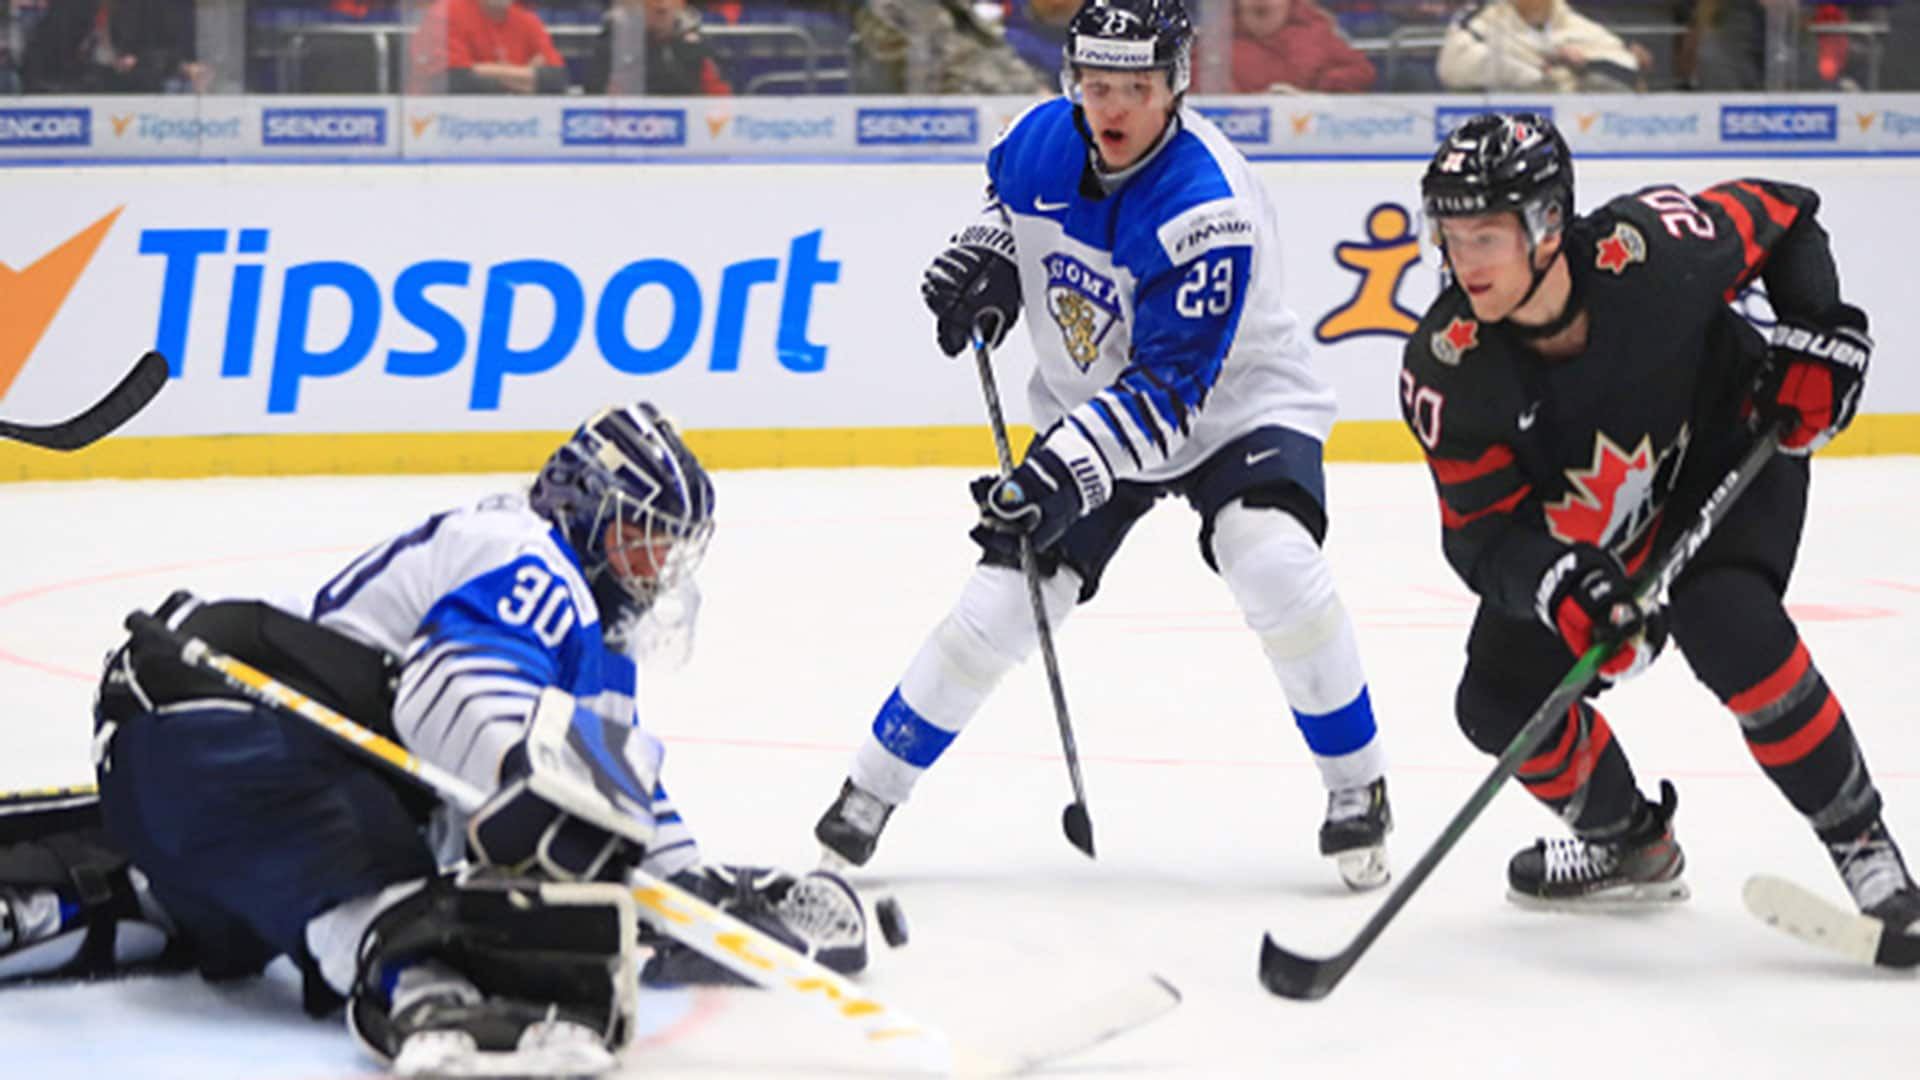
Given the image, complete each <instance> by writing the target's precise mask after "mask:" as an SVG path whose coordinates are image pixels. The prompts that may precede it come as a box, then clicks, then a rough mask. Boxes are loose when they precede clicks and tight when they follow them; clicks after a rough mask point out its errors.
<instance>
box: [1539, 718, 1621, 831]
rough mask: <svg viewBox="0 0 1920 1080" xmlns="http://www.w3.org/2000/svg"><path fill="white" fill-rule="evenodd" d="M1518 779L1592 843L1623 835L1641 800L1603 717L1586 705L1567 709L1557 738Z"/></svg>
mask: <svg viewBox="0 0 1920 1080" xmlns="http://www.w3.org/2000/svg"><path fill="white" fill-rule="evenodd" d="M1516 775H1518V776H1519V778H1520V782H1521V783H1522V784H1523V785H1525V786H1526V789H1527V791H1528V792H1530V793H1531V794H1532V795H1533V797H1534V798H1536V799H1539V800H1540V801H1541V802H1543V803H1546V804H1547V806H1548V807H1549V808H1550V809H1552V810H1553V812H1554V813H1555V814H1558V815H1559V816H1560V819H1561V820H1562V821H1565V822H1567V823H1568V824H1569V825H1571V826H1572V827H1573V831H1574V832H1576V833H1579V834H1580V835H1581V836H1583V837H1586V838H1588V839H1592V840H1604V839H1609V838H1611V837H1613V836H1615V835H1618V834H1622V833H1624V832H1626V830H1627V829H1629V828H1630V827H1631V826H1632V825H1633V819H1634V814H1635V812H1636V811H1637V810H1638V809H1639V807H1640V803H1641V801H1642V800H1641V798H1640V791H1639V788H1638V786H1637V785H1636V784H1635V783H1634V779H1633V767H1632V766H1631V765H1629V764H1628V763H1627V755H1626V753H1625V752H1624V751H1622V750H1621V749H1620V744H1619V742H1617V741H1616V740H1615V739H1614V737H1613V729H1612V728H1610V727H1608V726H1607V718H1606V717H1605V716H1603V715H1601V713H1600V710H1598V709H1596V708H1594V707H1593V705H1592V704H1591V703H1589V702H1586V701H1581V702H1577V703H1575V704H1574V705H1572V706H1571V707H1569V708H1568V709H1567V714H1566V719H1565V720H1564V721H1563V722H1562V723H1561V726H1560V733H1559V735H1558V736H1556V737H1554V738H1553V739H1551V740H1550V741H1549V743H1548V745H1547V748H1546V749H1544V750H1542V751H1540V752H1539V753H1538V754H1535V755H1534V756H1533V757H1530V758H1528V759H1527V760H1526V761H1524V762H1522V763H1521V764H1520V770H1519V772H1518V773H1517V774H1516Z"/></svg>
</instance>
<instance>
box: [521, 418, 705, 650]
mask: <svg viewBox="0 0 1920 1080" xmlns="http://www.w3.org/2000/svg"><path fill="white" fill-rule="evenodd" d="M527 501H528V503H529V504H530V505H531V506H532V507H533V509H534V511H535V512H536V513H538V514H540V515H541V516H542V517H544V518H546V519H547V520H548V521H550V522H552V523H553V525H554V527H555V528H556V529H558V530H559V531H560V533H561V535H562V536H564V537H566V540H567V543H568V545H569V546H571V547H572V548H573V551H574V553H575V554H576V555H578V556H579V557H580V564H581V566H582V567H583V568H585V570H586V572H587V583H588V584H589V585H590V586H592V588H593V594H594V599H595V600H596V601H597V602H599V604H600V605H601V608H602V611H601V616H602V618H603V619H604V620H605V621H607V622H608V623H609V624H612V623H613V622H615V621H616V620H617V619H618V618H620V617H621V616H630V615H635V614H638V613H640V612H644V611H645V610H646V609H647V608H648V607H650V606H651V605H652V604H653V601H654V599H655V598H656V597H658V596H660V595H661V594H662V593H663V592H666V591H667V590H670V589H673V588H674V587H675V586H677V585H679V584H680V583H681V582H683V581H687V580H689V579H690V578H691V576H692V574H693V571H694V569H695V568H696V567H697V566H699V564H700V560H701V558H702V557H703V556H704V555H705V554H706V550H707V541H708V540H709V539H710V538H711V537H712V535H713V482H712V481H711V480H709V479H708V478H707V472H706V470H705V469H702V468H701V467H700V462H699V461H698V460H696V459H695V458H694V456H693V451H691V450H689V449H687V445H686V443H684V442H682V441H680V434H679V432H677V431H675V430H674V428H673V424H672V423H670V422H669V421H668V420H667V418H666V417H664V416H662V415H660V411H659V410H658V409H656V408H654V407H653V406H652V405H651V404H649V403H647V402H644V401H643V402H640V403H639V404H637V405H621V406H616V407H612V408H608V409H603V410H601V411H600V412H598V413H596V414H595V415H594V416H593V417H592V418H591V419H589V420H588V421H587V422H586V423H584V424H582V425H580V430H578V431H576V432H574V433H573V437H572V438H570V439H568V440H567V441H566V442H565V443H563V444H562V445H561V446H560V448H559V449H558V450H555V451H554V452H553V456H552V457H549V458H548V459H547V463H546V465H544V466H543V467H542V468H541V469H540V475H539V476H538V477H537V478H536V479H535V480H534V482H533V488H532V490H531V491H529V492H528V494H527ZM623 601H624V602H623ZM622 609H624V610H622Z"/></svg>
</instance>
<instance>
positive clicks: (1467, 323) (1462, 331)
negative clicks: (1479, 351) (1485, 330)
mask: <svg viewBox="0 0 1920 1080" xmlns="http://www.w3.org/2000/svg"><path fill="white" fill-rule="evenodd" d="M1446 335H1447V340H1448V341H1449V342H1451V343H1452V344H1453V347H1454V348H1456V349H1458V350H1460V351H1461V352H1466V351H1467V350H1468V349H1471V348H1473V347H1474V346H1475V345H1478V344H1480V324H1479V323H1477V322H1474V321H1473V320H1472V319H1462V318H1459V317H1457V316H1456V317H1455V318H1454V320H1453V321H1452V322H1450V323H1448V324H1447V329H1446Z"/></svg>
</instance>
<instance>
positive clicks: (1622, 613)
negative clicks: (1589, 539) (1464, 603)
mask: <svg viewBox="0 0 1920 1080" xmlns="http://www.w3.org/2000/svg"><path fill="white" fill-rule="evenodd" d="M1534 614H1535V615H1537V616H1538V617H1539V619H1540V621H1541V622H1542V623H1544V624H1546V627H1547V629H1549V630H1552V631H1553V632H1554V633H1556V634H1558V635H1560V640H1561V641H1564V642H1566V645H1567V648H1568V649H1569V650H1571V651H1572V653H1573V655H1574V656H1576V657H1578V656H1584V655H1585V654H1586V652H1587V650H1588V649H1591V648H1593V647H1594V646H1595V645H1611V646H1615V649H1614V652H1613V655H1611V656H1609V657H1607V658H1606V659H1605V660H1603V661H1602V662H1601V664H1600V670H1599V678H1600V681H1602V682H1604V683H1616V682H1622V681H1624V680H1627V679H1631V678H1632V677H1634V676H1635V675H1638V674H1640V673H1641V672H1642V671H1645V670H1646V669H1647V668H1648V666H1649V665H1651V664H1652V663H1653V661H1654V658H1655V657H1657V656H1659V655H1660V649H1661V648H1662V647H1663V646H1664V645H1665V644H1666V643H1667V624H1666V619H1665V618H1664V617H1663V615H1662V613H1661V612H1660V611H1658V610H1656V611H1654V612H1653V613H1652V614H1647V613H1644V612H1642V611H1641V610H1640V606H1639V605H1638V604H1636V603H1634V602H1633V585H1632V583H1631V582H1629V581H1628V580H1627V575H1626V572H1625V571H1624V570H1622V569H1621V568H1620V561H1619V560H1618V559H1615V558H1614V557H1613V556H1612V555H1609V554H1607V553H1606V552H1604V551H1602V550H1600V549H1599V548H1597V547H1594V546H1593V545H1591V544H1575V545H1573V546H1572V547H1569V548H1568V549H1567V550H1566V553H1565V554H1563V555H1561V556H1560V558H1558V559H1556V560H1554V563H1553V565H1552V566H1549V567H1548V568H1547V572H1546V574H1545V575H1543V576H1542V577H1541V579H1540V586H1539V588H1538V590H1536V591H1535V593H1534Z"/></svg>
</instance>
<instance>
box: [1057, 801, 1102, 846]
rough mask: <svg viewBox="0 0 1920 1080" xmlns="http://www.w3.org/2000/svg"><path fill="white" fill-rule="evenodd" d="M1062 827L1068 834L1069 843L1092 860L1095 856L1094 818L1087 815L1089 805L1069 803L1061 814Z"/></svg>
mask: <svg viewBox="0 0 1920 1080" xmlns="http://www.w3.org/2000/svg"><path fill="white" fill-rule="evenodd" d="M1060 827H1061V828H1062V829H1065V830H1066V832H1067V842H1068V843H1070V844H1072V845H1073V846H1074V847H1077V848H1079V849H1080V850H1081V851H1082V852H1083V853H1085V854H1086V856H1087V858H1089V859H1091V858H1093V857H1094V855H1093V818H1092V817H1091V816H1089V815H1088V814H1087V804H1086V803H1083V802H1074V803H1068V804H1067V808H1066V809H1065V810H1062V811H1061V812H1060Z"/></svg>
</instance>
